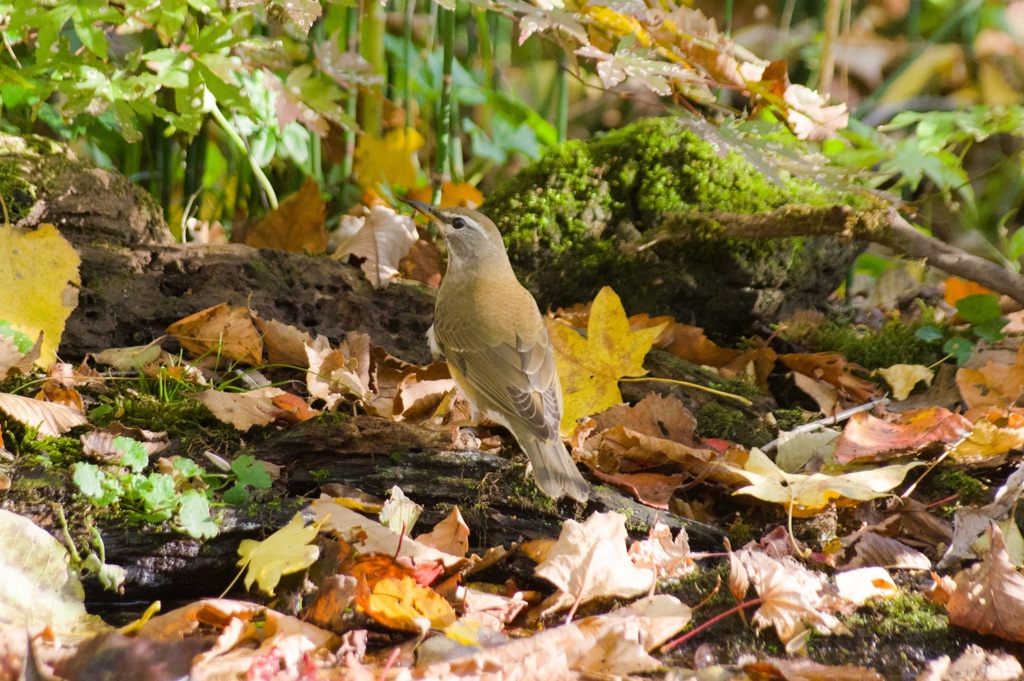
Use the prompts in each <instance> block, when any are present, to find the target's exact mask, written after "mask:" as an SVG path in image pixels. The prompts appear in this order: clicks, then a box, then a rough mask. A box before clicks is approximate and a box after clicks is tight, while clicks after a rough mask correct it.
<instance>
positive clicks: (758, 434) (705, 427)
mask: <svg viewBox="0 0 1024 681" xmlns="http://www.w3.org/2000/svg"><path fill="white" fill-rule="evenodd" d="M694 417H695V418H696V419H697V428H696V431H695V433H696V435H697V437H716V438H721V439H723V440H731V441H733V442H737V443H739V444H741V445H744V446H747V447H758V446H760V445H763V444H766V443H768V442H771V440H772V439H773V438H774V436H773V434H772V432H771V431H770V430H768V428H767V426H765V424H764V423H762V422H761V421H755V420H753V419H751V418H749V417H748V416H747V415H746V414H745V413H744V412H742V411H741V410H739V409H732V408H729V407H725V406H722V405H721V404H718V403H717V402H705V403H704V404H702V405H701V406H700V407H699V408H698V409H697V411H696V413H695V414H694Z"/></svg>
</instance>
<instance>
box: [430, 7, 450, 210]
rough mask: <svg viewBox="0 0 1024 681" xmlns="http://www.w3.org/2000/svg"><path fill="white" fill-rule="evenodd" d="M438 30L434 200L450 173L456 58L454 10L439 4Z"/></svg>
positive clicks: (434, 200)
mask: <svg viewBox="0 0 1024 681" xmlns="http://www.w3.org/2000/svg"><path fill="white" fill-rule="evenodd" d="M437 11H438V17H437V20H438V30H439V31H440V33H441V40H442V43H443V47H444V54H443V60H442V62H441V110H440V111H439V112H438V116H437V120H436V126H435V129H434V135H435V137H436V139H437V154H436V156H435V158H434V196H433V202H434V203H435V204H436V203H438V202H439V201H440V199H441V182H443V181H444V180H445V179H446V178H447V177H449V176H450V171H451V165H450V163H449V162H450V158H449V153H450V151H449V148H450V146H451V134H452V128H451V119H452V63H453V62H454V61H455V12H454V11H453V10H448V9H444V8H443V7H439V8H438V10H437Z"/></svg>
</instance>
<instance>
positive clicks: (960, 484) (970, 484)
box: [935, 468, 989, 504]
mask: <svg viewBox="0 0 1024 681" xmlns="http://www.w3.org/2000/svg"><path fill="white" fill-rule="evenodd" d="M935 485H936V486H937V487H939V488H940V490H939V493H940V495H942V494H941V493H942V492H943V491H945V492H948V494H956V495H958V501H959V502H960V503H961V504H973V503H985V502H987V501H988V498H989V489H988V485H986V484H985V483H984V482H982V481H981V480H978V479H977V478H973V477H971V476H970V475H968V474H967V473H965V472H963V471H960V470H956V469H954V468H946V469H943V470H941V471H939V474H938V475H937V476H935Z"/></svg>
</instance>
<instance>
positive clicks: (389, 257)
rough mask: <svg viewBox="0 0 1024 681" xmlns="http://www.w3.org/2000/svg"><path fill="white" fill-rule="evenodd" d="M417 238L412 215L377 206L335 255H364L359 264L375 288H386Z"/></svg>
mask: <svg viewBox="0 0 1024 681" xmlns="http://www.w3.org/2000/svg"><path fill="white" fill-rule="evenodd" d="M418 238H419V235H418V233H417V232H416V223H415V222H413V220H412V218H411V217H409V216H407V215H400V214H398V213H396V212H395V210H394V209H392V208H389V207H387V206H374V207H373V208H371V209H370V212H369V215H367V217H366V218H365V222H364V224H363V227H362V229H360V230H359V231H358V232H356V234H355V235H354V236H352V237H350V238H349V239H347V240H346V241H345V242H344V243H342V244H341V246H339V247H338V250H337V251H335V253H334V256H333V257H335V258H343V257H345V256H347V255H352V256H355V257H357V258H361V259H362V260H363V262H362V265H361V266H360V267H361V268H362V270H363V273H364V274H366V278H367V279H369V281H370V283H371V284H373V287H374V288H387V286H388V284H390V283H391V281H392V280H393V279H395V278H397V277H398V276H399V271H398V265H399V263H400V262H401V260H402V258H404V257H405V256H406V255H408V254H409V249H410V248H412V245H413V244H414V243H416V240H417V239H418Z"/></svg>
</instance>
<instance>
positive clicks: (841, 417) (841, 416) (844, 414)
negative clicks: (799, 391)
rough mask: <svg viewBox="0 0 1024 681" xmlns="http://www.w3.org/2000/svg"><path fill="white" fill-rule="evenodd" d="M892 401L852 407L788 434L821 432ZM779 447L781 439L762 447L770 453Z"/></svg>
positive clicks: (882, 399) (884, 398)
mask: <svg viewBox="0 0 1024 681" xmlns="http://www.w3.org/2000/svg"><path fill="white" fill-rule="evenodd" d="M890 401H891V400H890V399H889V398H888V397H883V398H881V399H879V400H872V401H871V402H867V403H865V404H862V405H859V406H857V407H850V408H849V409H845V410H843V411H841V412H839V413H837V414H833V415H832V416H828V417H826V418H823V419H821V420H820V421H812V422H811V423H805V424H803V425H802V426H797V427H796V428H794V429H793V430H791V431H789V432H788V433H787V434H788V435H800V434H801V433H809V432H811V431H814V430H820V429H822V428H825V427H827V426H833V425H835V424H837V423H839V422H840V421H845V420H847V419H848V418H850V417H851V416H853V415H854V414H859V413H860V412H862V411H871V410H872V409H874V408H875V407H877V406H879V405H884V404H889V402H890ZM778 446H779V438H775V439H774V440H772V441H771V442H769V443H768V444H766V445H765V446H764V447H761V451H762V452H770V451H772V450H773V449H775V448H777V447H778Z"/></svg>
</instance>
